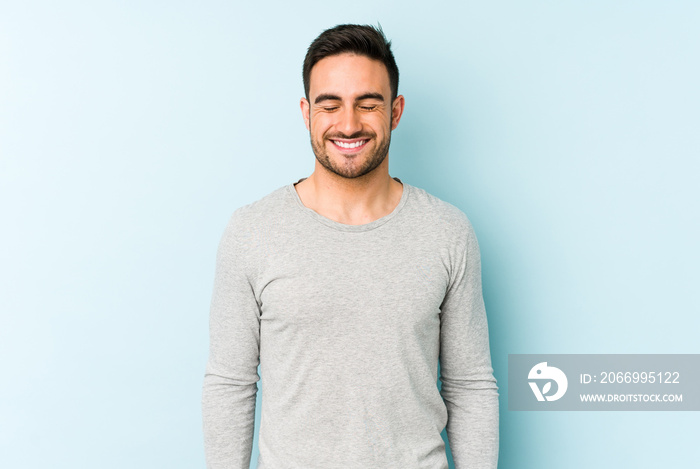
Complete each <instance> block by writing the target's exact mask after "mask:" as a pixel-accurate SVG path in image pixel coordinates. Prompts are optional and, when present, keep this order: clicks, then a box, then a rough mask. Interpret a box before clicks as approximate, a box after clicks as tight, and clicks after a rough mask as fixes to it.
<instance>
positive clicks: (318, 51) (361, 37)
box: [302, 24, 399, 101]
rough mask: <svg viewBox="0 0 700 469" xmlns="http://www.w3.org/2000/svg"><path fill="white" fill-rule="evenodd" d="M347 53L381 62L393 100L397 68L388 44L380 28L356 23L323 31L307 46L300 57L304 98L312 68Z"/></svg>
mask: <svg viewBox="0 0 700 469" xmlns="http://www.w3.org/2000/svg"><path fill="white" fill-rule="evenodd" d="M348 52H349V53H352V54H357V55H363V56H365V57H369V58H370V59H374V60H378V61H380V62H382V63H383V64H384V65H385V66H386V70H387V72H389V84H390V86H391V100H392V101H393V100H394V99H396V96H397V95H398V90H399V68H398V67H397V66H396V61H395V60H394V54H392V53H391V41H387V39H386V36H384V32H383V31H382V28H381V26H378V27H376V28H375V27H374V26H370V25H360V24H339V25H338V26H335V27H334V28H330V29H326V30H325V31H323V32H322V33H321V34H320V35H319V36H318V37H317V38H316V39H314V42H312V43H311V45H310V46H309V50H308V51H307V52H306V57H305V58H304V68H303V71H302V76H303V79H304V92H305V93H306V99H309V86H310V84H309V79H310V78H311V69H312V68H313V67H314V65H316V63H317V62H318V61H319V60H321V59H324V58H326V57H330V56H332V55H338V54H343V53H348Z"/></svg>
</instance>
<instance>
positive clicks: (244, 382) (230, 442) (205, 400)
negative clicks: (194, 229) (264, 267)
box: [202, 215, 260, 469]
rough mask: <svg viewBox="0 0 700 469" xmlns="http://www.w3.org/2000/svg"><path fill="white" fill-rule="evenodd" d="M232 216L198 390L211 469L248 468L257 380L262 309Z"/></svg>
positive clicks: (220, 253) (219, 256)
mask: <svg viewBox="0 0 700 469" xmlns="http://www.w3.org/2000/svg"><path fill="white" fill-rule="evenodd" d="M245 248H246V246H245V244H244V243H242V242H241V241H240V240H239V239H238V238H237V236H236V215H234V217H233V218H232V219H231V222H230V223H229V225H228V226H227V228H226V231H225V233H224V235H223V238H222V239H221V243H220V244H219V250H218V253H217V259H216V278H215V282H214V293H213V296H212V302H211V312H210V319H209V333H210V344H209V361H208V362H207V367H206V372H205V375H204V385H203V389H202V417H203V423H204V448H205V454H206V460H207V467H208V468H210V469H217V468H226V469H248V468H249V466H250V457H251V450H252V446H253V432H254V427H255V397H256V393H257V385H256V383H257V381H258V379H259V376H258V373H257V367H258V363H259V356H260V353H259V352H260V313H259V312H260V309H259V306H258V303H257V301H256V299H255V295H254V294H253V288H252V286H251V284H250V282H249V280H248V276H247V272H250V271H251V267H253V266H251V265H248V263H247V261H246V258H245V255H244V254H246V249H245Z"/></svg>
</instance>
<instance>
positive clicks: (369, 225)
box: [287, 178, 411, 232]
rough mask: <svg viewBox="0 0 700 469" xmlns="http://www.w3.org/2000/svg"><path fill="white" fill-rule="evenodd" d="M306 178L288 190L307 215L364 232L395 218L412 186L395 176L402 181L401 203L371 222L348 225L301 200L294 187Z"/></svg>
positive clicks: (344, 229)
mask: <svg viewBox="0 0 700 469" xmlns="http://www.w3.org/2000/svg"><path fill="white" fill-rule="evenodd" d="M304 179H306V178H301V179H299V180H298V181H297V182H295V183H292V184H289V185H288V186H287V190H288V192H289V194H290V196H291V197H292V198H293V199H294V201H295V202H296V205H297V206H298V207H299V209H300V210H301V211H302V212H304V213H305V214H306V215H307V216H309V217H311V218H313V219H314V220H316V221H317V222H319V223H322V224H324V225H326V226H328V227H330V228H333V229H336V230H339V231H352V232H362V231H369V230H373V229H375V228H378V227H380V226H382V225H383V224H385V223H386V222H388V221H389V220H391V219H392V218H394V217H395V216H396V215H397V214H398V213H399V212H400V211H401V209H402V208H403V207H404V205H406V201H407V200H408V196H409V193H410V192H411V186H409V185H408V184H406V183H404V182H402V181H401V179H399V178H394V180H395V181H397V182H399V183H401V185H402V186H403V191H402V192H401V199H400V200H399V203H398V204H397V205H396V207H394V210H392V211H391V213H389V214H387V215H385V216H383V217H381V218H377V219H376V220H374V221H371V222H369V223H365V224H362V225H346V224H345V223H340V222H337V221H335V220H331V219H330V218H328V217H325V216H323V215H321V214H319V213H318V212H315V211H314V210H312V209H310V208H309V207H307V206H306V205H304V203H303V202H302V201H301V197H299V193H298V192H297V190H296V188H295V187H294V185H295V184H298V183H300V182H301V181H303V180H304Z"/></svg>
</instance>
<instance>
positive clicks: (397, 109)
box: [391, 95, 406, 130]
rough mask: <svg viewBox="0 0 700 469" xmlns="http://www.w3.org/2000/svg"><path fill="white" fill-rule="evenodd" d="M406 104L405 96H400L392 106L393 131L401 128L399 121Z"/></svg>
mask: <svg viewBox="0 0 700 469" xmlns="http://www.w3.org/2000/svg"><path fill="white" fill-rule="evenodd" d="M405 104H406V101H405V100H404V97H403V95H398V96H397V97H396V99H395V100H394V103H393V104H392V105H391V130H394V129H395V128H396V127H398V126H399V121H400V120H401V116H402V115H403V108H404V106H405Z"/></svg>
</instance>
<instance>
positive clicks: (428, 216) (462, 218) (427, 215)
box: [410, 186, 474, 241]
mask: <svg viewBox="0 0 700 469" xmlns="http://www.w3.org/2000/svg"><path fill="white" fill-rule="evenodd" d="M410 190H411V193H410V203H411V212H412V215H413V217H415V218H416V219H419V220H420V221H421V224H422V225H423V226H425V227H426V229H429V230H430V231H434V232H435V234H436V236H439V237H445V238H447V239H448V240H464V241H466V240H467V238H470V237H473V236H474V228H473V226H472V224H471V222H470V221H469V218H468V217H467V215H466V214H465V213H464V212H463V211H462V210H460V209H459V208H457V207H455V206H454V205H452V204H451V203H449V202H445V201H444V200H442V199H440V198H438V197H436V196H434V195H432V194H430V193H428V192H427V191H425V190H424V189H421V188H419V187H415V186H410Z"/></svg>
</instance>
